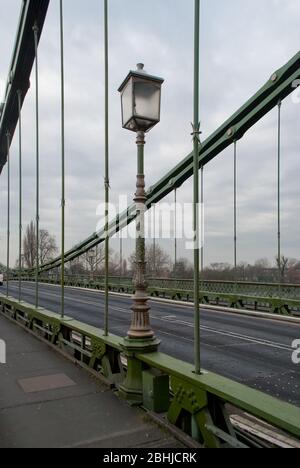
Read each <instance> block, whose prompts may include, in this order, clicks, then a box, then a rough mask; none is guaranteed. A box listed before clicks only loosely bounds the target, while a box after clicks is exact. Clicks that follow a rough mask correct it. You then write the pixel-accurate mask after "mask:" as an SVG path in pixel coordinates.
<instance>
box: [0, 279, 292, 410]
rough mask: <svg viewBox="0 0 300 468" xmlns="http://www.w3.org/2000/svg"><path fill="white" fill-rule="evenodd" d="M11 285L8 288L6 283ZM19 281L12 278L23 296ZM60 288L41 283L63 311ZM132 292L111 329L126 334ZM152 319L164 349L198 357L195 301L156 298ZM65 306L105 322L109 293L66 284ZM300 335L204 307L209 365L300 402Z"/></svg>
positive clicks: (116, 300) (27, 289)
mask: <svg viewBox="0 0 300 468" xmlns="http://www.w3.org/2000/svg"><path fill="white" fill-rule="evenodd" d="M4 289H5V288H4ZM22 289H23V295H22V298H23V300H25V301H26V302H29V303H34V297H35V296H34V295H35V286H34V284H30V283H24V284H23V285H22ZM17 290H18V286H17V284H15V283H11V284H10V295H11V296H15V297H17ZM60 304H61V301H60V288H59V287H58V286H53V285H45V284H43V285H42V284H41V285H40V305H41V306H42V307H45V308H47V309H49V310H52V311H54V312H58V313H60V307H61V306H60ZM130 305H131V298H130V297H124V296H120V297H119V296H116V295H111V297H110V308H109V312H110V315H109V326H110V331H111V333H113V334H115V335H119V336H125V335H126V332H127V330H128V328H129V323H130V315H131V311H130ZM151 307H152V310H151V323H152V327H153V329H154V330H155V333H156V335H157V336H158V337H159V338H160V339H161V340H162V344H161V346H160V350H161V351H162V352H165V353H167V354H169V355H171V356H174V357H176V358H178V359H182V360H184V361H187V362H190V363H192V362H193V355H194V347H193V343H194V339H193V336H194V325H193V309H192V308H191V307H190V306H187V305H185V304H184V303H183V304H182V305H178V304H170V303H166V304H165V303H160V302H154V301H151ZM65 311H66V314H67V315H69V316H72V317H74V318H75V319H77V320H79V321H82V322H85V323H88V324H90V325H94V326H96V327H101V328H102V327H103V322H104V320H103V318H104V317H103V312H104V296H103V294H102V293H101V292H98V291H89V290H82V289H74V288H66V292H65ZM299 339H300V324H298V323H295V324H293V323H291V324H290V323H285V322H278V321H276V320H272V319H271V318H270V319H265V318H258V317H248V316H243V315H238V314H233V313H229V312H226V311H224V312H221V311H217V310H202V311H201V362H202V367H203V368H204V369H206V370H208V371H212V372H215V373H218V374H221V375H223V376H225V377H228V378H230V379H233V380H235V381H238V382H240V383H243V384H245V385H248V386H250V387H253V388H256V389H258V390H262V391H264V392H266V393H268V394H270V395H272V396H275V397H277V398H280V399H282V400H284V401H287V402H289V403H292V404H295V405H297V406H300V365H296V364H293V362H292V352H293V348H292V343H293V341H294V340H299Z"/></svg>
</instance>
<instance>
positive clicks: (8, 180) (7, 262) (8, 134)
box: [6, 132, 10, 297]
mask: <svg viewBox="0 0 300 468" xmlns="http://www.w3.org/2000/svg"><path fill="white" fill-rule="evenodd" d="M6 142H7V260H6V296H7V297H8V296H9V268H10V133H9V132H7V133H6Z"/></svg>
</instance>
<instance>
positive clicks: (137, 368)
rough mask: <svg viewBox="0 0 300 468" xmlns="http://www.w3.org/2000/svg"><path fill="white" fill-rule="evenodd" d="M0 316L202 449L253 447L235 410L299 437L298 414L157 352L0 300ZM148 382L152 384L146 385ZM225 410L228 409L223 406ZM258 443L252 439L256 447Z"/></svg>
mask: <svg viewBox="0 0 300 468" xmlns="http://www.w3.org/2000/svg"><path fill="white" fill-rule="evenodd" d="M0 313H2V314H4V315H5V316H6V317H7V318H9V319H10V320H12V321H14V322H17V323H19V324H20V325H22V326H23V327H25V328H26V329H28V330H31V332H33V333H35V334H36V335H37V336H38V337H39V338H41V339H43V340H46V341H47V342H49V343H50V344H52V345H53V346H54V347H55V348H57V349H59V350H60V351H62V352H64V353H65V354H66V355H67V356H69V357H70V358H72V360H74V359H75V360H76V361H77V362H78V363H80V364H81V365H82V366H84V367H88V368H90V369H92V370H93V371H94V372H96V373H98V374H99V375H101V376H102V377H103V378H104V379H105V380H106V382H107V383H108V384H109V385H110V386H112V387H116V388H120V387H121V386H122V383H123V382H124V381H126V386H127V387H128V386H129V387H130V388H132V391H133V393H134V395H135V403H139V404H143V405H144V407H146V409H149V410H151V411H153V410H154V411H156V412H158V413H162V412H165V413H166V414H167V418H168V420H169V421H170V422H171V423H172V424H174V425H175V426H177V427H179V428H180V429H182V430H184V431H185V432H186V433H188V434H189V435H191V436H193V437H194V438H195V439H197V440H198V441H199V442H200V443H202V444H203V445H204V446H205V447H210V448H215V447H228V446H229V447H247V446H250V447H251V446H252V443H251V440H249V436H247V437H246V436H243V434H241V433H240V432H238V431H236V430H235V427H234V426H233V425H232V423H231V420H230V414H231V413H232V411H233V410H232V408H233V407H234V408H237V409H238V410H242V411H244V412H246V413H248V414H250V415H253V416H255V417H256V418H259V419H260V420H262V421H265V422H267V423H269V424H271V425H272V426H274V427H276V428H278V429H280V430H283V431H285V432H287V433H288V434H290V435H292V436H294V437H297V438H300V409H299V408H297V407H295V406H292V405H290V404H287V403H284V402H282V401H279V400H277V399H275V398H273V397H271V396H269V395H266V394H264V393H262V392H259V391H257V390H254V389H252V388H249V387H247V386H245V385H241V384H239V383H237V382H234V381H232V380H229V379H227V378H224V377H221V376H219V375H216V374H213V373H210V372H206V371H204V370H202V374H201V375H196V374H195V373H194V366H192V365H190V364H187V363H185V362H182V361H180V360H178V359H175V358H172V357H170V356H168V355H165V354H162V353H158V352H155V353H150V354H135V355H133V356H128V355H126V354H125V352H124V348H123V339H122V338H120V337H118V336H114V335H110V336H108V337H107V336H104V333H103V331H102V330H99V329H98V328H95V327H92V326H89V325H86V324H83V323H81V322H78V321H76V320H74V319H72V318H70V317H65V320H62V319H61V316H60V315H59V314H55V313H53V312H50V311H47V310H45V309H42V310H37V309H35V308H34V307H33V306H32V305H30V304H26V303H24V302H22V303H20V302H18V301H16V300H15V299H12V298H6V297H5V296H4V295H0ZM151 379H156V385H154V386H151V385H149V382H151ZM228 405H230V407H229V406H228ZM257 444H258V440H257V439H256V442H255V446H257Z"/></svg>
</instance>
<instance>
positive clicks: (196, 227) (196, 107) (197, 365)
mask: <svg viewBox="0 0 300 468" xmlns="http://www.w3.org/2000/svg"><path fill="white" fill-rule="evenodd" d="M194 42H195V43H194V124H193V140H194V197H193V205H194V207H193V208H194V209H193V211H194V213H193V215H194V216H193V218H194V219H193V230H194V236H195V243H194V332H195V334H194V348H195V349H194V361H195V373H196V374H198V375H199V374H200V373H201V358H200V294H199V278H200V274H199V267H200V265H199V260H200V258H199V161H198V158H199V143H200V141H199V135H200V123H199V72H200V70H199V68H200V47H199V42H200V0H195V31H194Z"/></svg>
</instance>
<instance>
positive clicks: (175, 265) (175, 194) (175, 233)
mask: <svg viewBox="0 0 300 468" xmlns="http://www.w3.org/2000/svg"><path fill="white" fill-rule="evenodd" d="M174 202H175V215H174V270H175V275H176V272H177V270H176V268H177V188H175V190H174Z"/></svg>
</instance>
